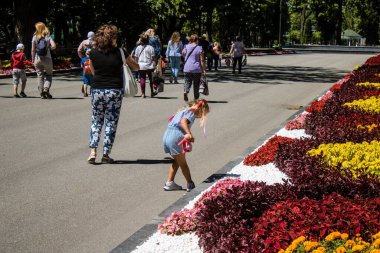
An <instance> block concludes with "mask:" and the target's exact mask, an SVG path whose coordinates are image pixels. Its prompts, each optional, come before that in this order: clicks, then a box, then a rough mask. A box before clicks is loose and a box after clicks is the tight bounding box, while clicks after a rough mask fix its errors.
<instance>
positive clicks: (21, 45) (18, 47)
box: [16, 43, 24, 50]
mask: <svg viewBox="0 0 380 253" xmlns="http://www.w3.org/2000/svg"><path fill="white" fill-rule="evenodd" d="M23 48H24V44H22V43H19V44H17V46H16V50H21V49H23Z"/></svg>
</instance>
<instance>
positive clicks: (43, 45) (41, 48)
mask: <svg viewBox="0 0 380 253" xmlns="http://www.w3.org/2000/svg"><path fill="white" fill-rule="evenodd" d="M47 52H48V44H47V40H46V39H45V37H42V38H41V39H40V40H37V45H36V53H37V55H38V56H46V55H47Z"/></svg>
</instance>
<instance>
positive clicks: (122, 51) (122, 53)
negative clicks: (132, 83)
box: [119, 47, 126, 64]
mask: <svg viewBox="0 0 380 253" xmlns="http://www.w3.org/2000/svg"><path fill="white" fill-rule="evenodd" d="M119 50H120V54H121V60H122V61H123V64H126V61H125V55H124V50H123V49H122V48H121V47H119Z"/></svg>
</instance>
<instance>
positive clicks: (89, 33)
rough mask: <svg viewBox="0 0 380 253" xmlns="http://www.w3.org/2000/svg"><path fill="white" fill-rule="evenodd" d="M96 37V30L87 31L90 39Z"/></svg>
mask: <svg viewBox="0 0 380 253" xmlns="http://www.w3.org/2000/svg"><path fill="white" fill-rule="evenodd" d="M94 37H95V33H94V32H92V31H91V32H88V33H87V38H89V39H93V38H94Z"/></svg>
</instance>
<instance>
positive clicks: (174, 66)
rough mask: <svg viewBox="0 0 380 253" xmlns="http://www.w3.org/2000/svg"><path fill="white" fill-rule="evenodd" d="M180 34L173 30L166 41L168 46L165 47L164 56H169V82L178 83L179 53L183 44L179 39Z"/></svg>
mask: <svg viewBox="0 0 380 253" xmlns="http://www.w3.org/2000/svg"><path fill="white" fill-rule="evenodd" d="M180 39H181V37H180V34H179V32H174V33H173V34H172V37H171V38H170V40H169V42H168V47H167V49H166V57H168V58H169V62H170V67H171V68H170V74H171V75H170V83H172V82H173V79H174V83H176V84H177V83H178V72H179V68H180V63H181V54H182V50H183V44H182V41H181V40H180Z"/></svg>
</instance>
